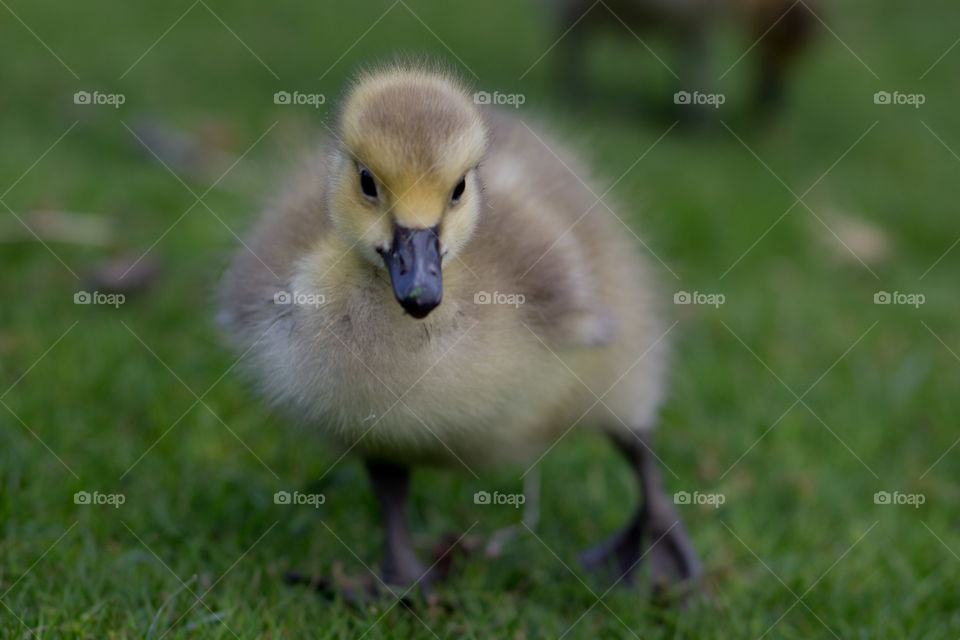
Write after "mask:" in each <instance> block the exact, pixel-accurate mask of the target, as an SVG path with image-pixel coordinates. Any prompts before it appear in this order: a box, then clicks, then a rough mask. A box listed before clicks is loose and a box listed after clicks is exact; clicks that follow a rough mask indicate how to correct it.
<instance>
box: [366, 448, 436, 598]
mask: <svg viewBox="0 0 960 640" xmlns="http://www.w3.org/2000/svg"><path fill="white" fill-rule="evenodd" d="M367 473H368V474H369V475H370V483H371V485H372V486H373V493H374V495H375V496H376V497H377V502H378V503H379V505H380V517H381V519H382V520H383V532H384V538H385V548H384V554H383V564H382V567H381V572H382V575H381V577H382V578H383V581H384V582H385V583H387V584H388V585H397V586H402V587H409V586H413V585H419V587H420V590H421V591H422V592H423V594H424V595H429V593H430V577H429V576H428V575H426V574H427V570H426V569H425V568H424V566H423V564H422V563H421V562H420V559H419V558H418V557H417V555H416V553H414V551H413V544H412V542H411V540H410V531H409V530H408V529H407V518H406V513H405V508H406V504H407V494H408V489H409V487H410V469H409V468H407V467H404V466H401V465H397V464H393V463H391V462H384V461H380V460H368V461H367Z"/></svg>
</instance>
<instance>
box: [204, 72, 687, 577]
mask: <svg viewBox="0 0 960 640" xmlns="http://www.w3.org/2000/svg"><path fill="white" fill-rule="evenodd" d="M555 154H556V155H555ZM572 172H575V173H576V175H579V176H585V175H587V173H586V172H585V171H584V170H583V169H582V168H581V167H580V166H579V164H578V162H577V161H576V159H575V158H574V157H573V156H572V155H571V154H569V153H567V152H565V151H563V150H561V149H560V148H559V147H557V146H556V145H555V144H554V143H553V142H552V141H549V140H548V139H546V138H544V137H543V136H542V135H540V134H534V133H533V132H532V131H531V130H529V129H528V128H527V127H526V126H525V125H524V124H523V123H521V122H520V121H519V120H518V119H517V118H516V117H514V116H512V115H506V114H504V113H501V112H499V111H497V110H494V109H486V108H480V107H478V106H477V105H475V104H474V102H473V100H472V98H471V96H470V94H469V93H468V91H467V90H466V89H465V88H464V87H463V86H461V84H460V83H459V82H458V81H457V80H456V79H454V78H452V77H450V76H449V75H447V74H445V73H440V72H436V71H432V70H428V69H423V68H418V67H415V66H404V65H397V66H390V67H384V68H380V69H377V70H374V71H369V72H366V73H364V74H362V75H360V76H359V77H358V79H357V80H356V81H355V82H354V83H353V84H352V85H351V87H350V88H349V90H348V92H347V93H346V95H345V97H344V99H343V101H342V104H341V105H340V110H339V119H338V122H337V125H336V128H335V135H334V136H333V139H331V140H330V141H329V142H328V143H327V144H325V145H324V146H323V147H322V148H321V149H319V150H318V151H317V153H315V154H314V155H313V156H312V159H311V160H310V161H309V162H308V163H306V164H305V166H304V167H303V170H302V171H301V172H300V176H299V178H298V179H296V180H294V181H293V182H292V183H291V185H290V186H289V187H288V188H287V190H286V191H284V192H283V193H282V194H281V197H280V198H279V200H278V201H277V202H276V204H275V206H273V207H271V208H269V209H268V210H267V211H266V212H265V213H264V214H263V215H262V218H261V219H260V221H259V223H258V224H257V225H256V227H255V229H254V231H253V233H252V234H251V235H250V237H249V239H248V240H247V241H246V246H245V247H244V248H243V249H242V250H240V251H239V252H238V253H237V255H236V258H235V260H234V262H233V264H232V266H231V268H230V269H229V270H228V272H227V273H226V275H225V277H224V282H223V289H222V294H223V303H222V318H223V320H224V322H225V325H226V326H227V327H228V329H229V331H230V333H231V334H232V336H233V338H235V340H236V344H237V347H238V349H239V350H240V352H245V353H246V358H245V359H246V361H247V364H248V366H249V370H250V371H251V373H252V375H253V377H254V378H255V380H256V381H257V383H258V385H259V388H260V389H261V390H262V392H263V393H264V395H265V396H267V397H268V398H269V399H270V400H271V401H272V402H273V404H274V405H275V406H277V407H279V408H281V409H282V410H283V411H284V412H285V413H287V414H289V415H291V416H294V417H296V418H297V419H298V420H301V421H304V422H305V423H306V424H308V425H309V426H311V427H313V428H316V429H318V430H320V431H322V432H323V433H324V434H325V435H326V436H328V437H329V439H330V440H331V441H333V442H334V443H335V444H337V445H338V446H340V447H342V448H343V449H344V450H347V451H350V452H352V453H354V454H356V455H359V456H360V457H362V458H363V459H364V460H365V462H366V466H367V469H368V471H369V475H370V478H371V481H372V486H373V490H374V493H375V494H376V497H377V500H378V502H379V505H380V508H381V513H382V517H383V522H384V530H385V537H386V552H385V555H384V559H383V564H382V574H383V578H384V580H385V581H387V582H389V583H394V584H411V583H419V584H420V586H421V588H423V589H424V590H427V589H428V588H429V581H430V576H429V575H426V573H425V570H424V565H423V564H421V562H420V560H419V559H418V558H417V556H416V554H415V553H414V551H413V548H412V546H411V541H410V535H409V532H408V529H407V525H406V520H405V516H404V503H405V499H406V495H407V487H408V484H409V468H410V467H412V466H415V465H426V464H442V465H450V466H453V467H459V466H461V465H465V466H467V467H469V468H471V469H474V468H476V469H479V468H482V467H490V466H496V465H502V464H509V463H518V462H523V461H526V462H527V463H529V462H530V461H531V460H532V459H534V458H535V457H536V456H537V455H539V454H540V453H542V452H543V451H545V450H546V449H547V448H548V447H549V446H550V445H552V444H553V443H554V442H556V441H557V440H558V439H559V438H560V437H562V436H563V435H564V434H565V432H567V431H568V430H569V429H570V428H571V426H572V425H575V424H576V425H581V424H589V425H592V426H595V427H596V428H599V429H600V430H602V431H604V432H605V433H607V434H608V435H609V436H610V438H611V439H612V440H613V442H614V443H615V444H616V445H617V447H619V448H620V449H621V450H622V451H623V452H624V454H625V455H626V457H627V460H628V461H629V463H630V465H631V466H632V467H633V468H634V470H635V471H636V473H637V477H638V479H639V481H640V491H641V494H642V500H641V505H640V507H639V508H638V510H637V511H636V513H635V514H634V515H633V516H632V517H631V519H630V520H629V522H628V524H627V526H626V527H625V528H624V530H623V531H622V532H620V533H618V534H616V535H614V536H613V537H612V538H611V539H610V540H609V541H607V542H605V543H602V544H601V545H599V546H597V547H595V548H593V549H591V550H589V551H587V552H586V553H585V554H584V556H583V557H582V560H583V561H584V563H585V564H586V565H588V566H591V567H601V566H604V567H606V566H610V565H613V566H614V568H615V569H616V570H617V576H618V577H619V575H622V574H624V573H626V574H629V575H628V576H627V578H628V579H629V578H631V577H632V574H633V573H634V572H635V570H636V568H637V565H638V564H639V562H638V561H639V559H640V557H641V554H642V553H643V552H644V551H646V547H647V546H648V545H650V544H651V543H652V542H653V541H657V540H659V542H658V543H657V544H656V545H655V546H654V547H653V548H652V549H650V557H651V559H652V561H651V566H652V567H653V569H652V572H651V573H652V574H653V575H652V577H653V579H654V580H655V581H657V582H660V581H663V580H682V579H687V578H691V577H694V576H696V575H698V573H699V570H700V569H699V563H698V561H697V558H696V555H695V553H694V551H693V548H692V546H691V545H690V543H689V541H688V538H687V535H686V533H685V532H684V528H683V526H682V525H680V524H679V522H678V518H677V515H676V513H675V511H674V507H673V505H672V503H671V502H670V501H669V500H668V499H667V497H666V496H665V494H664V493H663V490H662V489H661V487H660V482H659V479H658V472H657V467H656V464H655V456H654V455H653V451H652V449H651V444H650V441H649V430H650V429H651V427H653V425H654V421H655V416H656V411H657V406H658V404H659V402H660V400H661V395H662V386H663V381H664V373H665V355H666V348H665V344H664V340H663V336H664V334H665V332H666V327H665V325H664V322H663V320H662V319H661V318H660V316H659V315H658V313H657V311H656V304H655V300H654V298H653V295H652V286H651V283H650V278H649V273H648V271H647V268H646V266H645V265H644V263H643V261H642V260H641V259H640V258H639V256H638V255H637V254H636V251H635V247H634V246H633V243H632V242H631V239H632V236H631V234H630V233H629V232H628V231H627V229H625V228H624V227H623V226H622V225H621V223H620V222H618V221H617V220H616V219H615V217H614V216H613V215H611V214H610V213H609V211H608V210H607V209H606V207H605V205H604V204H600V203H598V202H597V201H596V199H595V197H594V196H593V194H592V193H591V192H590V190H588V189H587V188H586V187H585V186H583V184H581V183H580V182H579V180H578V179H577V177H575V175H573V173H572ZM598 398H600V400H598Z"/></svg>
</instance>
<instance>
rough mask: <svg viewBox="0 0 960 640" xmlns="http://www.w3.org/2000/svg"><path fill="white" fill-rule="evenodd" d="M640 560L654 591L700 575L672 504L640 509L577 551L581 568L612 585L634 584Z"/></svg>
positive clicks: (681, 524)
mask: <svg viewBox="0 0 960 640" xmlns="http://www.w3.org/2000/svg"><path fill="white" fill-rule="evenodd" d="M644 562H647V563H649V576H650V584H651V585H652V587H653V589H654V591H655V593H658V592H662V591H663V590H664V589H667V588H669V587H673V586H677V585H680V584H682V583H685V582H687V581H690V580H694V579H696V578H697V577H699V576H700V573H701V566H700V561H699V559H698V558H697V554H696V552H695V551H694V549H693V545H692V544H691V543H690V539H689V537H688V536H687V532H686V529H685V528H684V526H683V523H682V522H680V519H679V518H678V517H677V515H676V513H675V511H674V509H673V508H672V505H664V506H658V507H654V508H651V509H649V510H647V509H644V510H643V512H641V513H640V514H638V515H637V516H636V517H635V518H634V519H633V521H632V522H631V523H630V524H629V525H627V527H625V528H624V529H623V530H621V531H618V532H617V533H615V534H613V535H612V536H610V537H609V538H608V539H606V540H604V541H603V542H601V543H600V544H597V545H595V546H593V547H590V548H588V549H586V550H585V551H583V552H582V553H581V554H580V564H581V566H582V567H583V568H584V570H586V571H587V572H589V573H593V574H596V575H599V576H601V577H602V578H604V579H605V580H607V581H608V582H609V583H610V584H612V585H617V584H623V585H626V586H635V585H636V576H637V573H638V572H639V571H640V569H641V567H642V566H643V564H644Z"/></svg>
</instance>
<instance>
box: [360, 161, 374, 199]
mask: <svg viewBox="0 0 960 640" xmlns="http://www.w3.org/2000/svg"><path fill="white" fill-rule="evenodd" d="M360 190H361V191H363V195H365V196H367V197H368V198H376V197H377V183H376V181H375V180H374V179H373V175H372V174H371V173H370V172H369V171H368V170H366V169H364V168H361V169H360Z"/></svg>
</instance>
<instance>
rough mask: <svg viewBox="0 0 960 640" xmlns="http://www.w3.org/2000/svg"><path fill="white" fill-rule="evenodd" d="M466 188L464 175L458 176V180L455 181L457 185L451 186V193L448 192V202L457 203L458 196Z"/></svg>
mask: <svg viewBox="0 0 960 640" xmlns="http://www.w3.org/2000/svg"><path fill="white" fill-rule="evenodd" d="M466 188H467V177H466V176H464V177H462V178H460V182H458V183H457V186H455V187H454V188H453V193H452V194H450V202H452V203H453V204H457V202H459V201H460V196H462V195H463V190H464V189H466Z"/></svg>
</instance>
